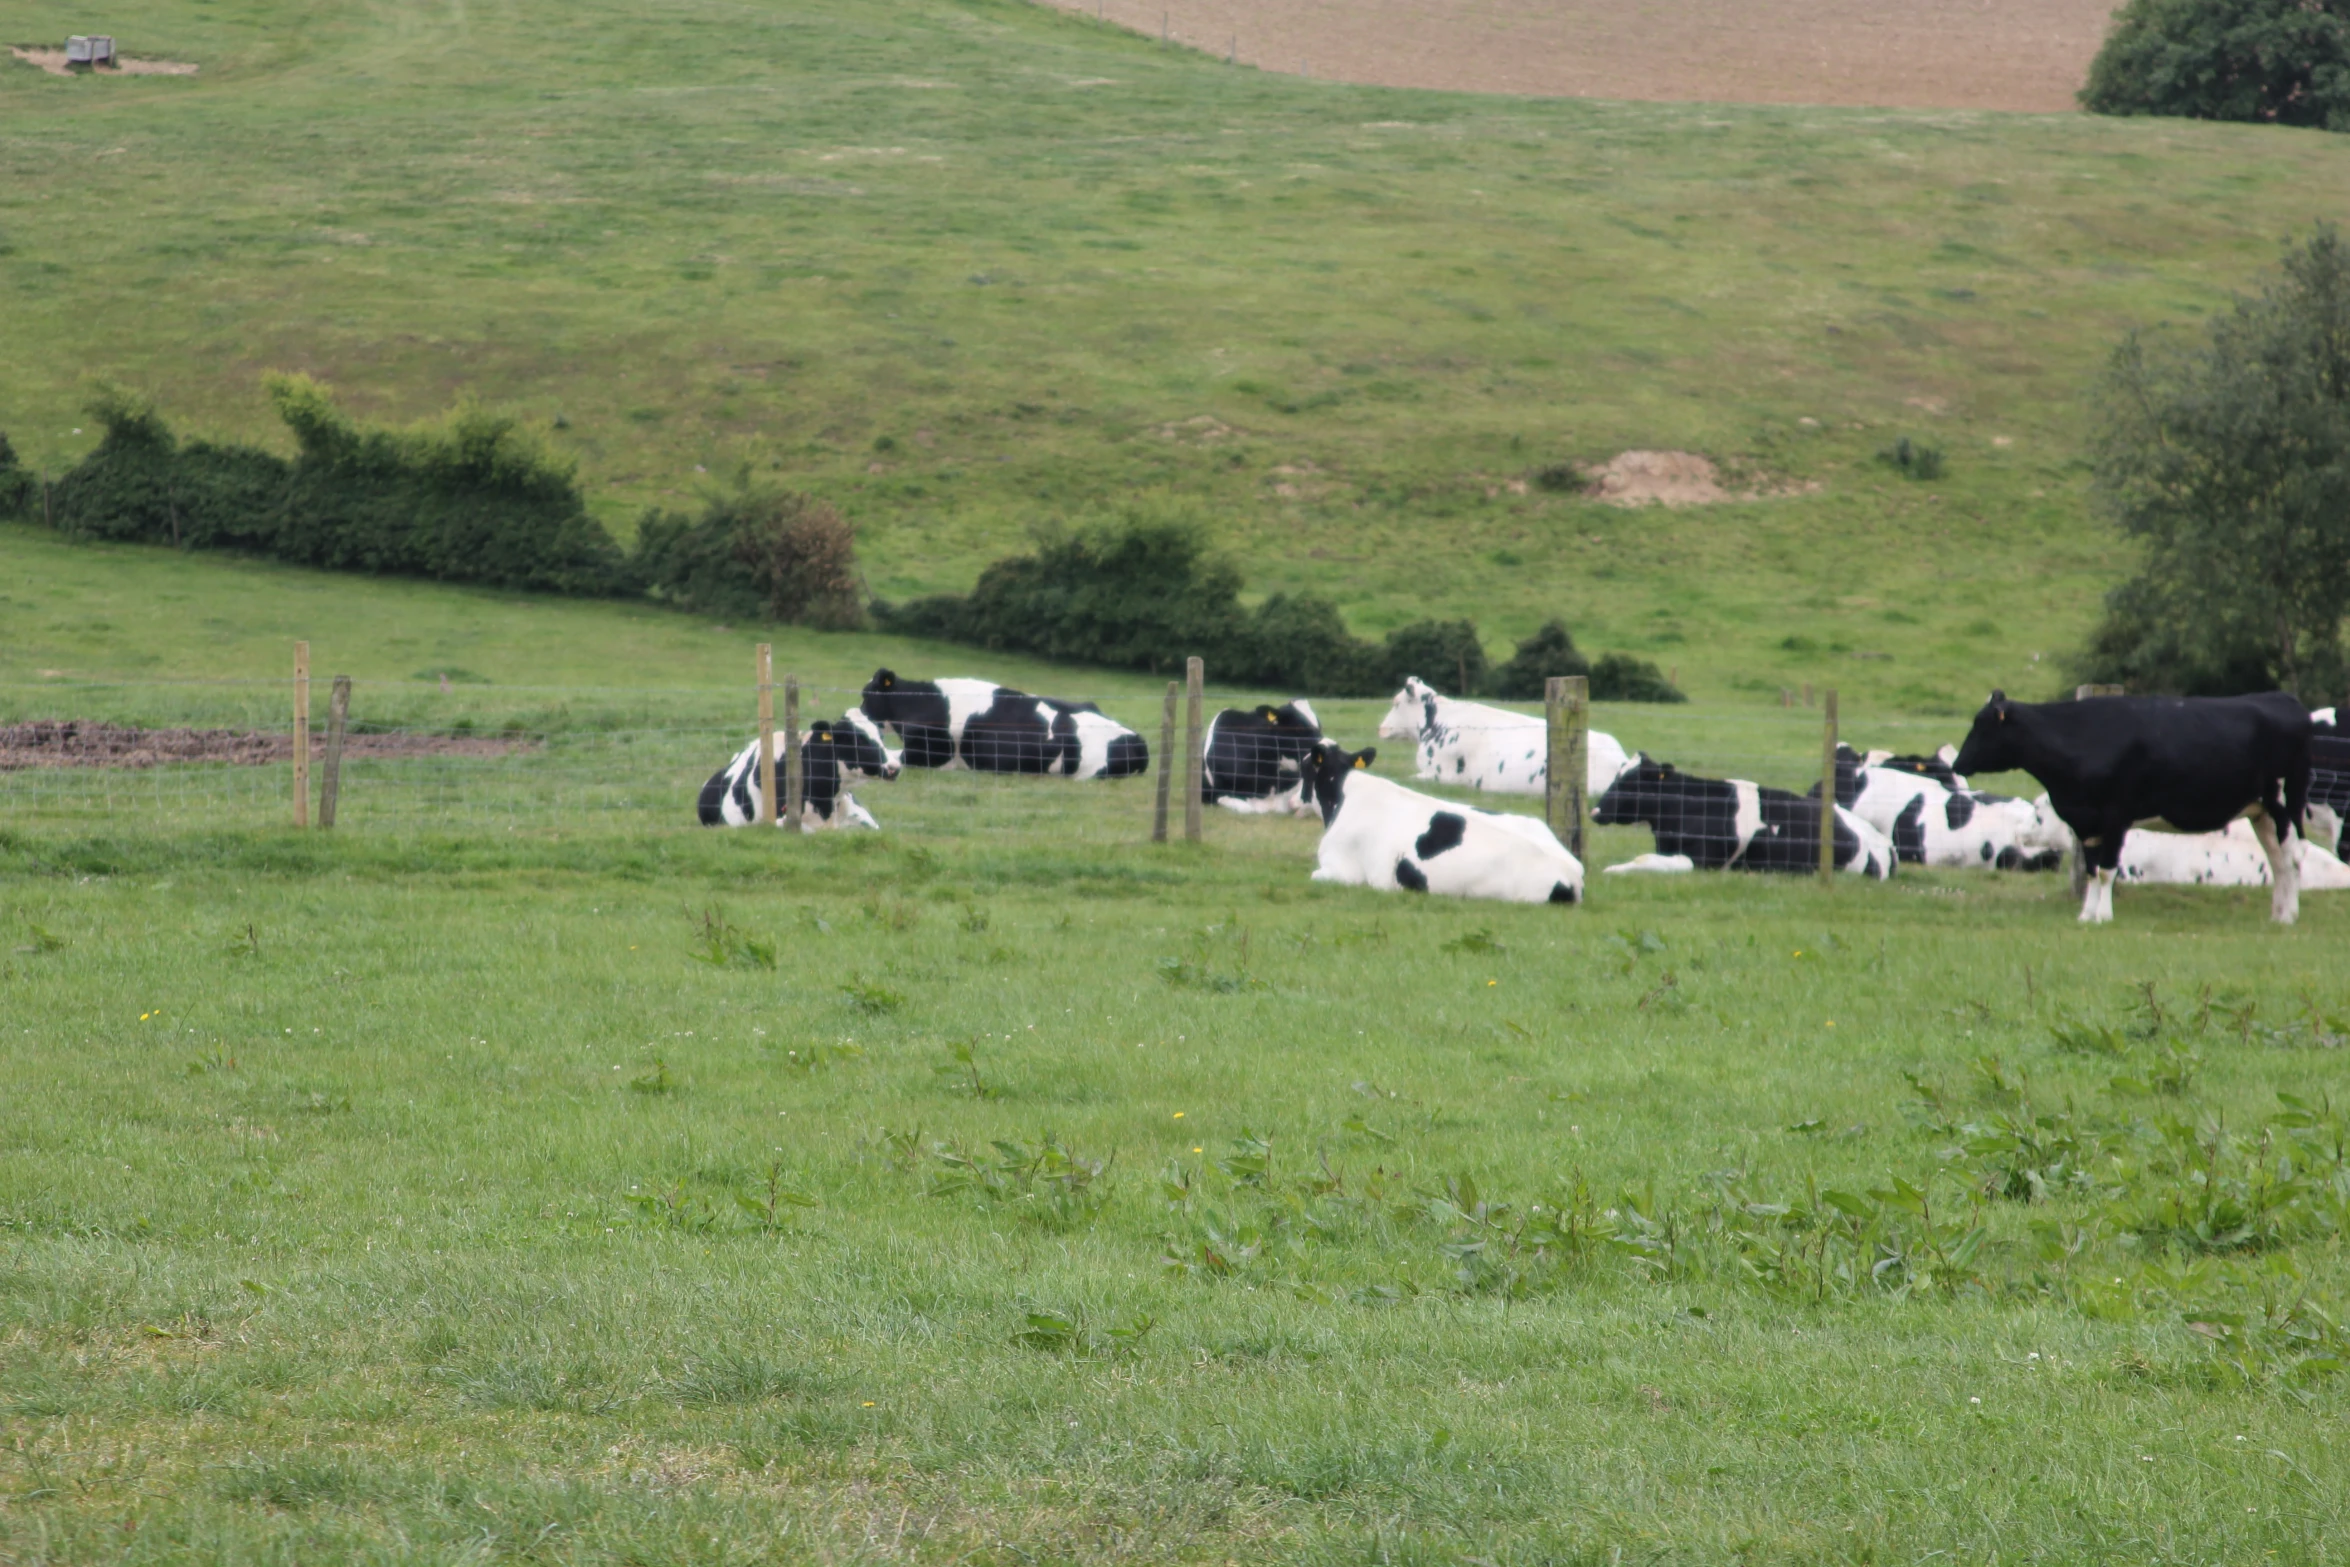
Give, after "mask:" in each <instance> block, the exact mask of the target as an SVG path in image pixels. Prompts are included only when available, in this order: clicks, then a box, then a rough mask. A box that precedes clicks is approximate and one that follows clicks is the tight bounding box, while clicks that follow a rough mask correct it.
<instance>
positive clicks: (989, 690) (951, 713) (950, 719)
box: [932, 680, 1003, 773]
mask: <svg viewBox="0 0 2350 1567" xmlns="http://www.w3.org/2000/svg"><path fill="white" fill-rule="evenodd" d="M932 684H934V685H936V686H937V687H938V694H939V695H940V696H943V697H945V698H946V699H947V740H948V743H949V744H950V745H952V746H953V748H954V755H953V756H952V757H951V758H950V759H949V760H948V761H947V762H946V763H945V765H943V766H941V767H939V768H938V769H937V771H939V772H942V773H943V772H947V771H950V770H952V769H954V768H957V767H962V766H964V765H965V763H964V761H963V729H964V726H965V725H967V724H969V723H970V722H971V720H972V719H974V718H977V717H978V716H979V715H980V714H982V713H984V712H986V711H987V710H988V709H989V708H991V707H993V706H995V694H996V692H998V691H999V690H1001V689H1003V688H1002V687H1000V686H998V685H997V684H996V683H995V682H994V681H992V680H939V681H933V682H932Z"/></svg>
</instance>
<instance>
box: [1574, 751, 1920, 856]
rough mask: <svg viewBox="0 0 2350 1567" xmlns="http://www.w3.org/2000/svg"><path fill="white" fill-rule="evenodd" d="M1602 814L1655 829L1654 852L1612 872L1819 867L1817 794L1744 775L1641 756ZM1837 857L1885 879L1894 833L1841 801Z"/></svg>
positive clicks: (1605, 820)
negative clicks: (1694, 769) (1707, 773)
mask: <svg viewBox="0 0 2350 1567" xmlns="http://www.w3.org/2000/svg"><path fill="white" fill-rule="evenodd" d="M1598 817H1599V821H1600V822H1601V824H1602V825H1605V826H1625V825H1628V824H1630V823H1632V822H1644V823H1646V824H1647V825H1648V828H1649V830H1650V831H1651V832H1653V833H1654V834H1655V835H1656V852H1655V853H1654V854H1644V855H1641V856H1640V857H1639V858H1637V859H1634V860H1628V861H1626V862H1625V863H1623V864H1622V865H1611V866H1609V867H1608V869H1609V871H1610V872H1634V871H1659V872H1670V871H1684V870H1709V871H1714V870H1741V871H1793V872H1804V871H1815V870H1817V869H1819V864H1820V804H1819V801H1818V800H1816V799H1811V800H1807V799H1805V798H1804V797H1803V796H1802V795H1799V794H1796V793H1794V792H1793V791H1791V790H1787V789H1766V788H1764V787H1763V786H1762V785H1760V784H1756V783H1750V782H1748V781H1747V780H1745V779H1743V778H1698V777H1694V776H1692V775H1690V774H1688V773H1684V772H1682V771H1680V770H1679V769H1678V768H1676V767H1674V766H1673V765H1672V764H1671V763H1669V762H1659V761H1655V760H1652V759H1651V758H1649V757H1647V756H1641V757H1638V758H1637V759H1636V760H1634V762H1633V763H1632V764H1631V765H1630V766H1628V767H1626V768H1625V769H1624V771H1623V773H1622V774H1621V775H1620V776H1619V777H1618V778H1617V779H1616V781H1615V783H1614V784H1613V785H1611V786H1610V787H1609V788H1608V791H1607V792H1606V793H1605V794H1603V795H1601V796H1600V797H1599V809H1598ZM1835 857H1836V868H1837V869H1838V870H1840V871H1849V872H1851V873H1853V874H1854V875H1860V876H1872V877H1875V878H1876V879H1877V880H1879V881H1882V880H1884V879H1886V878H1887V877H1889V876H1891V875H1892V874H1893V869H1894V853H1893V845H1892V843H1891V841H1889V840H1888V839H1887V838H1886V836H1885V835H1884V834H1883V833H1881V832H1879V831H1877V829H1876V828H1874V827H1872V826H1870V825H1869V824H1868V823H1867V822H1865V821H1862V820H1861V819H1860V818H1859V817H1858V816H1856V815H1854V814H1853V813H1852V812H1850V811H1848V810H1846V809H1845V808H1844V807H1842V806H1838V807H1836V824H1835Z"/></svg>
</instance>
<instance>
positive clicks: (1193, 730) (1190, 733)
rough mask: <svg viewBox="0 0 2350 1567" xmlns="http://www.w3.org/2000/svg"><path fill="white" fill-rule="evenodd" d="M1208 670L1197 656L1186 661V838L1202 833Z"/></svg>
mask: <svg viewBox="0 0 2350 1567" xmlns="http://www.w3.org/2000/svg"><path fill="white" fill-rule="evenodd" d="M1206 678H1207V670H1206V667H1205V666H1204V665H1202V664H1201V663H1200V661H1199V660H1198V659H1196V658H1191V659H1185V660H1184V662H1183V687H1184V702H1183V841H1184V842H1185V843H1197V842H1199V835H1200V797H1199V796H1200V764H1201V761H1202V758H1201V756H1200V727H1199V726H1200V699H1201V695H1202V691H1201V688H1202V686H1203V685H1204V684H1205V683H1206Z"/></svg>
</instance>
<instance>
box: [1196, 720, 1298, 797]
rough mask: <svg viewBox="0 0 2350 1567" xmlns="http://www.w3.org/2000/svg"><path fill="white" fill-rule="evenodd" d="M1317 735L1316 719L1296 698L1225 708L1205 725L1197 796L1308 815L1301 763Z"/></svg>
mask: <svg viewBox="0 0 2350 1567" xmlns="http://www.w3.org/2000/svg"><path fill="white" fill-rule="evenodd" d="M1321 739H1322V721H1321V720H1320V719H1319V718H1317V717H1315V716H1314V708H1313V704H1312V703H1310V702H1307V701H1306V700H1305V699H1304V698H1302V697H1301V698H1299V699H1298V700H1296V701H1293V702H1284V703H1282V704H1281V705H1280V706H1279V707H1274V706H1272V705H1270V704H1267V705H1265V706H1262V707H1256V708H1244V707H1228V708H1226V709H1224V711H1222V712H1221V713H1218V714H1217V715H1216V716H1215V718H1214V719H1213V720H1212V721H1211V722H1210V723H1209V724H1208V733H1207V743H1206V748H1205V749H1204V750H1203V751H1202V752H1201V755H1200V794H1201V797H1202V798H1204V799H1209V800H1213V801H1215V802H1216V803H1217V804H1218V805H1221V806H1223V807H1225V808H1226V809H1227V810H1234V811H1250V812H1274V811H1294V812H1296V813H1297V814H1299V815H1301V816H1302V815H1307V814H1310V813H1311V812H1312V811H1313V809H1314V807H1313V803H1312V802H1311V801H1310V800H1308V799H1307V798H1306V796H1305V790H1304V787H1303V783H1304V777H1305V775H1304V772H1303V771H1302V764H1303V763H1304V761H1305V757H1306V753H1307V752H1309V751H1311V750H1313V748H1314V747H1315V746H1316V745H1317V744H1319V743H1320V742H1321Z"/></svg>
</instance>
